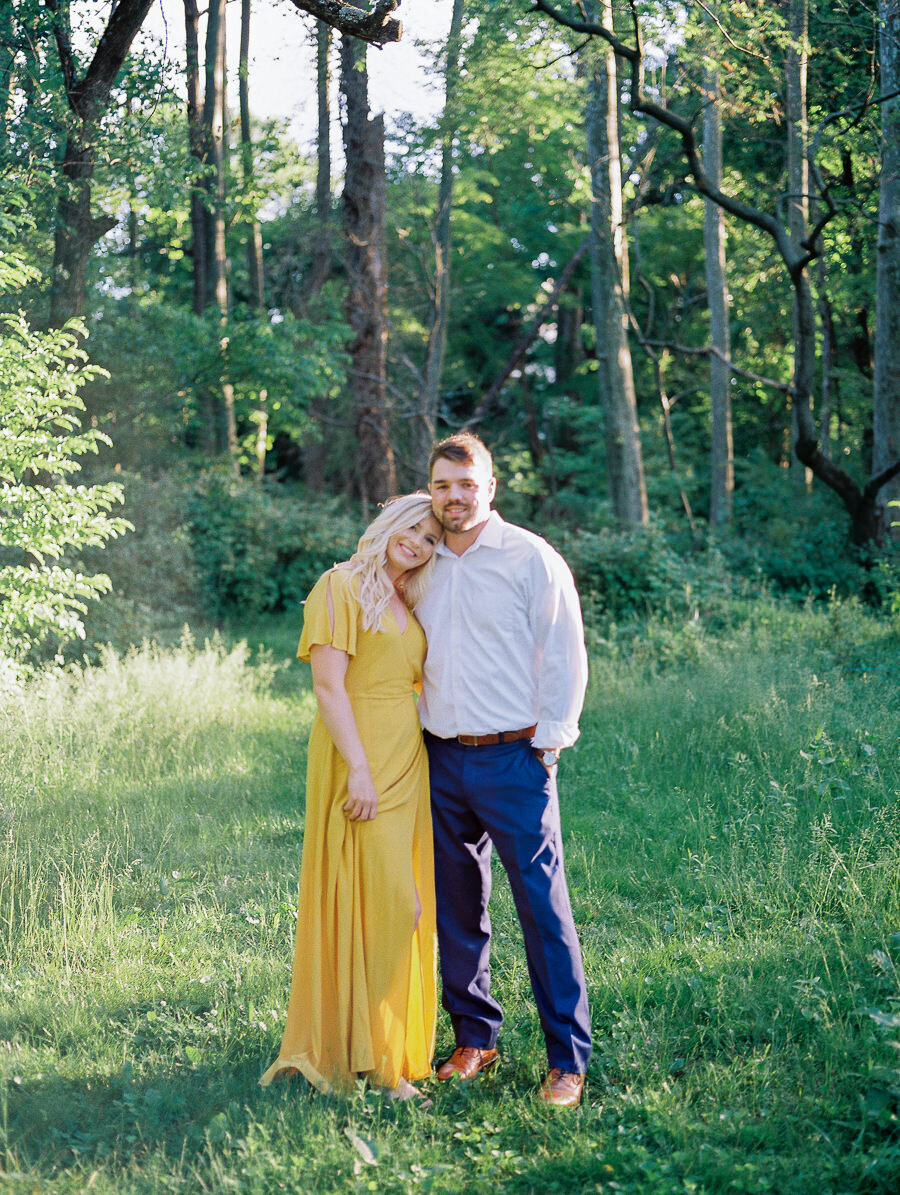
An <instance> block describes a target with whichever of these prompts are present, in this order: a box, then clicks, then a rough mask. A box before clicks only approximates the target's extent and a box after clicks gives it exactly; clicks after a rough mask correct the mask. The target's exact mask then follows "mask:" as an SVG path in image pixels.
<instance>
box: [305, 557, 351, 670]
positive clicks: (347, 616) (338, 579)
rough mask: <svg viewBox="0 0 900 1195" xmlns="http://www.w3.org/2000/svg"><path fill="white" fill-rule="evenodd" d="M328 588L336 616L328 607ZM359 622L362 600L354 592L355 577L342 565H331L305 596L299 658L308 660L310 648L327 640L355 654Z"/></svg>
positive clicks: (348, 653) (332, 645) (327, 642)
mask: <svg viewBox="0 0 900 1195" xmlns="http://www.w3.org/2000/svg"><path fill="white" fill-rule="evenodd" d="M329 589H330V592H331V605H332V611H333V617H332V611H330V610H329V609H328V594H329ZM358 623H359V603H358V601H357V599H356V595H355V594H354V592H353V580H352V578H351V577H350V575H349V574H348V573H347V572H345V571H343V570H342V569H331V570H330V571H329V572H327V573H325V574H324V575H323V576H321V577H319V579H318V581H317V582H316V583H315V585H314V586H313V588H312V590H311V592H310V595H309V597H308V598H307V599H306V605H305V607H304V611H303V634H302V635H301V636H300V644H299V646H298V647H297V656H298V658H299V659H301V660H307V661H308V660H309V650H310V648H311V647H318V646H323V645H325V644H328V645H330V646H331V647H334V648H336V649H337V650H338V651H345V652H346V653H347V655H348V656H354V655H356V637H357V633H358Z"/></svg>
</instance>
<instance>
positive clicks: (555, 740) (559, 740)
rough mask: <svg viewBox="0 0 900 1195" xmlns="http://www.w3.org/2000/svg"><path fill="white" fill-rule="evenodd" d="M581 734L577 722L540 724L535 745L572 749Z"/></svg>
mask: <svg viewBox="0 0 900 1195" xmlns="http://www.w3.org/2000/svg"><path fill="white" fill-rule="evenodd" d="M579 734H580V731H579V729H578V723H577V722H547V721H544V722H538V724H537V730H535V732H534V744H535V746H536V747H571V746H572V744H573V743H574V742H575V740H576V739H577V738H578V735H579Z"/></svg>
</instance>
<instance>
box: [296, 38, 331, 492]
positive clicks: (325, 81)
mask: <svg viewBox="0 0 900 1195" xmlns="http://www.w3.org/2000/svg"><path fill="white" fill-rule="evenodd" d="M316 98H317V109H318V118H319V119H318V133H317V137H316V238H315V245H314V246H313V260H312V277H311V278H310V284H309V292H308V293H309V295H310V296H315V295H317V294H318V293H319V291H320V290H321V289H322V287H323V286H324V285H325V283H326V282H327V281H328V279H329V278H330V277H331V271H332V268H333V265H334V261H333V253H334V249H333V245H332V227H331V26H330V25H326V23H325V22H324V21H317V22H316ZM327 409H328V400H327V399H325V398H322V397H321V396H319V395H317V396H315V397H313V398H312V399H311V400H310V404H309V414H310V418H311V420H312V422H313V423H314V424H315V425H316V427H317V428H318V429H319V435H318V437H317V438H316V439H314V440H313V439H310V440H308V441H307V442H306V443H305V444H304V445H303V480H304V481H305V482H306V484H307V486H308V487H309V489H310V490H312V492H313V493H315V494H319V493H321V492H322V490H324V488H325V460H326V443H325V434H324V432H323V431H322V428H323V419H322V416H323V415H324V414H325V412H326V411H327Z"/></svg>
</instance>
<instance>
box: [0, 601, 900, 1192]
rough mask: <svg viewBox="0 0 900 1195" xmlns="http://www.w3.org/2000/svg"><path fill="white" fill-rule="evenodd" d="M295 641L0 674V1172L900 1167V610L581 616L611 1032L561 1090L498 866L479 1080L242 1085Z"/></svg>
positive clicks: (567, 792)
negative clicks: (3, 678) (495, 1019)
mask: <svg viewBox="0 0 900 1195" xmlns="http://www.w3.org/2000/svg"><path fill="white" fill-rule="evenodd" d="M296 632H297V627H296V625H295V623H294V621H292V620H288V619H283V620H280V621H271V622H268V623H266V624H265V625H260V626H256V627H254V628H252V629H248V628H246V627H244V628H235V629H234V630H233V631H232V632H228V633H226V634H224V635H223V636H222V638H221V639H215V640H213V641H212V642H207V643H203V642H200V641H198V642H194V641H193V640H191V639H190V638H189V637H186V638H185V639H184V640H183V641H182V643H181V644H180V646H175V647H171V648H165V649H163V648H159V647H153V646H145V647H144V648H142V649H140V650H135V651H133V652H131V653H130V654H126V655H124V656H123V655H116V654H113V653H112V652H110V653H108V654H107V655H105V656H104V657H103V658H102V659H101V660H100V661H99V662H98V663H96V664H94V665H92V666H91V667H87V668H84V669H78V668H74V669H69V670H67V671H54V672H49V673H46V674H44V675H42V676H40V677H39V678H37V679H36V680H34V681H32V682H31V683H29V684H28V685H27V686H26V687H25V688H21V689H17V688H11V689H9V691H7V692H6V693H5V694H4V695H3V696H2V699H0V1185H2V1186H3V1188H4V1189H6V1188H9V1189H10V1190H13V1191H17V1190H21V1191H23V1192H26V1191H28V1192H31V1191H42V1192H43V1191H47V1192H76V1191H77V1192H81V1191H91V1192H97V1193H103V1192H167V1191H185V1192H206V1191H209V1192H213V1191H214V1192H219V1191H222V1192H225V1191H235V1192H260V1193H266V1195H268V1193H270V1192H278V1191H287V1192H319V1191H322V1192H328V1191H376V1192H406V1191H420V1190H421V1191H434V1192H457V1191H461V1190H466V1191H476V1192H481V1191H484V1192H488V1191H490V1192H520V1193H525V1192H540V1193H541V1195H544V1193H550V1192H566V1193H568V1192H579V1191H603V1192H637V1193H640V1195H644V1193H649V1195H655V1193H664V1192H665V1193H668V1192H718V1191H723V1192H724V1191H728V1192H751V1191H754V1192H756V1191H760V1192H777V1193H785V1195H788V1193H789V1195H802V1193H810V1195H838V1193H841V1195H843V1193H849V1192H885V1193H888V1192H890V1193H894V1192H896V1191H897V1190H898V1189H900V1131H898V1110H900V1057H898V1045H900V801H898V796H900V702H898V685H897V678H898V663H900V639H898V634H897V631H896V626H892V625H891V624H890V623H889V622H887V621H885V620H883V619H882V620H880V621H879V620H876V619H874V618H873V617H872V616H870V615H868V614H865V613H864V612H863V611H862V610H861V609H860V608H858V607H857V606H856V605H855V604H854V603H852V602H851V603H839V602H833V603H831V605H829V606H828V607H827V608H821V609H819V610H817V611H814V610H812V609H808V608H807V609H802V608H792V607H789V606H788V605H786V604H775V603H768V602H758V603H754V604H748V605H747V606H746V607H740V608H739V607H735V608H734V609H733V610H731V611H730V612H729V613H728V615H727V616H720V617H719V618H718V621H717V625H716V627H715V628H714V629H711V628H710V627H709V626H706V627H704V626H703V624H702V623H699V622H696V623H690V624H687V625H682V626H677V625H673V624H671V623H665V622H646V623H643V624H641V625H640V626H634V627H629V628H612V629H610V630H608V631H607V633H606V634H605V635H604V636H601V635H599V634H596V635H593V636H592V641H591V654H592V683H591V689H590V692H589V698H588V704H587V709H586V712H585V716H584V719H583V724H582V725H583V731H582V737H581V739H580V741H579V743H578V745H577V747H575V748H573V749H572V750H571V751H568V752H566V754H565V756H564V760H563V764H562V767H561V792H562V806H563V820H564V827H565V831H566V840H567V852H568V854H567V868H568V873H569V881H570V887H571V891H572V898H573V903H574V906H575V914H576V920H577V923H578V925H579V928H580V932H581V936H582V942H583V947H584V953H585V963H586V968H587V973H588V982H589V988H590V994H591V1002H592V1015H593V1025H594V1032H595V1052H594V1057H593V1061H592V1063H591V1069H590V1072H589V1076H588V1085H587V1088H586V1095H585V1100H584V1103H583V1105H582V1106H581V1107H580V1108H579V1109H577V1110H575V1111H565V1110H549V1109H546V1108H544V1107H543V1106H541V1105H540V1104H539V1102H538V1101H537V1100H536V1098H535V1092H536V1088H537V1085H538V1083H539V1081H540V1078H541V1076H542V1073H543V1069H544V1057H543V1047H542V1039H541V1035H540V1031H539V1026H538V1023H537V1018H536V1015H535V1011H534V1008H533V1005H532V1001H531V995H530V990H529V986H528V981H527V974H526V969H525V961H524V956H523V952H522V948H521V943H520V938H519V932H518V926H517V923H516V920H515V916H514V913H513V911H512V906H511V901H510V898H509V894H508V890H507V889H506V886H505V882H504V880H503V878H502V875H498V883H497V888H496V892H495V898H494V903H493V918H494V937H495V952H494V983H495V986H496V991H497V993H498V994H499V996H500V999H501V1000H502V1002H503V1004H504V1006H505V1009H506V1014H507V1023H506V1025H505V1027H504V1030H503V1034H502V1037H501V1042H500V1045H501V1052H502V1056H503V1058H502V1064H501V1066H500V1067H499V1068H498V1069H497V1070H496V1072H494V1073H492V1074H491V1075H489V1076H487V1077H485V1078H483V1079H481V1080H476V1081H475V1082H473V1083H471V1084H469V1085H460V1084H451V1085H446V1086H445V1085H438V1084H437V1083H436V1082H429V1083H426V1084H425V1087H426V1088H427V1089H428V1091H429V1094H430V1095H431V1096H432V1098H433V1099H434V1108H433V1109H432V1110H431V1111H425V1110H422V1109H420V1108H415V1107H410V1106H407V1105H402V1106H396V1105H388V1104H386V1103H385V1101H384V1100H383V1098H382V1097H381V1096H380V1095H379V1094H378V1093H377V1092H373V1091H370V1090H367V1089H366V1088H365V1087H364V1086H362V1085H360V1087H359V1089H358V1090H357V1091H356V1093H355V1094H354V1095H353V1096H352V1098H344V1099H336V1098H332V1099H326V1098H324V1097H322V1096H320V1095H318V1094H316V1093H314V1092H311V1091H310V1089H309V1088H307V1087H306V1086H304V1085H303V1084H302V1083H287V1084H282V1085H280V1086H277V1087H274V1088H271V1089H268V1090H266V1091H263V1090H261V1089H260V1088H259V1087H258V1086H257V1079H258V1077H259V1075H260V1073H261V1072H262V1070H263V1069H264V1068H265V1066H266V1065H267V1064H268V1063H269V1062H270V1061H271V1059H272V1058H273V1057H274V1055H275V1052H276V1050H277V1047H278V1043H279V1041H280V1033H281V1025H282V1021H283V1017H284V1013H285V1008H286V1003H287V992H288V983H289V977H290V968H291V955H292V937H293V928H294V918H295V896H296V889H297V875H298V866H299V859H300V846H301V841H302V835H303V775H304V768H305V752H306V738H307V732H308V729H309V725H310V721H311V718H312V715H313V699H312V696H311V692H310V687H309V677H308V673H307V671H306V669H305V668H304V667H303V666H302V665H300V664H298V663H296V662H294V661H292V660H291V655H292V650H293V644H294V640H295V637H296ZM248 644H249V647H248V646H247V645H248ZM259 644H263V645H264V648H263V649H262V650H260V648H259V646H258V645H259ZM389 912H390V911H389V910H385V913H386V915H389ZM451 1047H452V1041H451V1038H450V1036H449V1026H448V1023H447V1022H446V1020H445V1019H443V1018H442V1019H441V1021H440V1023H439V1029H438V1055H439V1057H440V1056H443V1054H445V1053H446V1052H449V1050H450V1048H451Z"/></svg>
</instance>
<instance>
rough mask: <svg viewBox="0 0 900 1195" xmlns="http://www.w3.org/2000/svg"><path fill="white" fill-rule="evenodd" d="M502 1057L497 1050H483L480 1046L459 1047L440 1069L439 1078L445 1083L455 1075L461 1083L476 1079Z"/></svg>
mask: <svg viewBox="0 0 900 1195" xmlns="http://www.w3.org/2000/svg"><path fill="white" fill-rule="evenodd" d="M499 1057H500V1055H499V1054H498V1052H497V1051H496V1050H481V1049H479V1048H478V1046H457V1047H456V1049H455V1050H454V1051H453V1053H452V1054H451V1055H450V1057H449V1058H448V1059H447V1061H446V1062H445V1063H444V1064H443V1066H441V1067H439V1068H438V1073H437V1077H438V1078H439V1079H440V1080H441V1081H442V1082H443V1081H444V1080H445V1079H450V1078H452V1077H453V1076H454V1075H459V1078H460V1081H461V1082H463V1083H465V1082H466V1080H467V1079H474V1078H475V1076H476V1075H477V1074H478V1072H479V1071H486V1070H487V1069H488V1067H490V1066H493V1065H494V1063H495V1062H496V1061H497V1060H498V1059H499Z"/></svg>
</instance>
